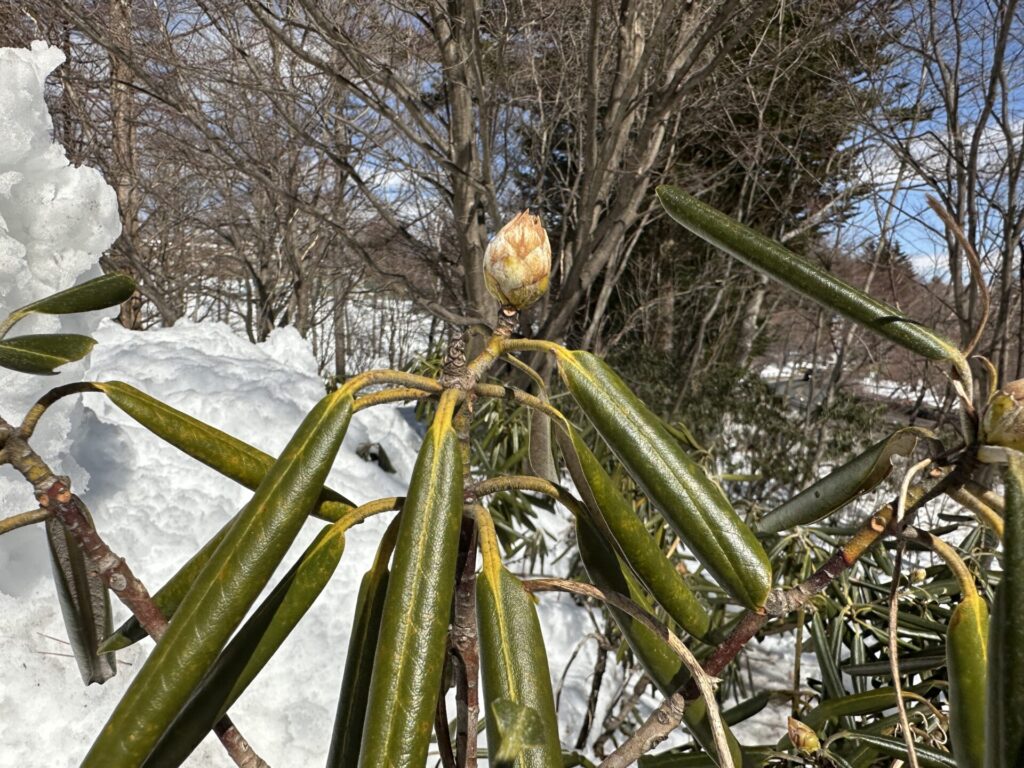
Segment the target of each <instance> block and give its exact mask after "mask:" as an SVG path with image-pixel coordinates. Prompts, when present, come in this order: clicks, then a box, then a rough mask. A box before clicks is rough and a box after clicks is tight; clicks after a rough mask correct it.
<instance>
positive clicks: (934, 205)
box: [927, 195, 992, 394]
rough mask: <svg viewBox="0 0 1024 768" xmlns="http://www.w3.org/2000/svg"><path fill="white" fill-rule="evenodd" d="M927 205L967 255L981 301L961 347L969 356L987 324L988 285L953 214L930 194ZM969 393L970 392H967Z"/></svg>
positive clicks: (974, 251) (989, 304) (975, 256)
mask: <svg viewBox="0 0 1024 768" xmlns="http://www.w3.org/2000/svg"><path fill="white" fill-rule="evenodd" d="M927 200H928V205H929V206H931V209H932V210H933V211H935V214H936V215H937V216H938V217H939V218H940V219H942V223H943V224H945V225H946V228H947V229H948V230H949V231H950V232H952V233H953V237H954V238H956V241H957V242H958V243H960V247H961V248H963V249H964V255H966V256H967V264H968V265H969V266H970V269H971V278H972V280H973V281H974V284H975V285H976V286H977V288H978V299H979V301H980V303H981V317H980V318H979V319H978V327H977V329H975V331H974V335H973V336H971V339H970V341H968V342H967V346H966V347H964V349H963V356H964V357H969V356H970V354H971V352H973V351H974V348H975V347H976V346H978V342H980V341H981V337H982V335H983V334H984V333H985V326H986V325H988V316H989V311H990V309H991V306H992V299H991V297H990V296H989V293H988V285H987V284H986V283H985V276H984V275H983V274H982V272H981V259H979V258H978V252H977V251H976V250H974V246H973V245H971V241H970V240H968V239H967V235H965V234H964V231H963V229H962V228H961V227H960V225H959V224H958V223H957V221H956V219H954V218H953V215H952V214H951V213H950V212H949V211H947V210H946V209H945V208H944V207H943V205H942V203H940V202H939V201H938V200H936V199H935V198H934V197H932V196H931V195H927ZM968 394H970V393H968Z"/></svg>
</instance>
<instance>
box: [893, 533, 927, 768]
mask: <svg viewBox="0 0 1024 768" xmlns="http://www.w3.org/2000/svg"><path fill="white" fill-rule="evenodd" d="M905 546H906V542H904V541H903V540H902V539H901V540H900V543H899V546H898V547H897V548H896V557H895V558H894V562H893V569H892V585H891V587H890V589H889V669H890V670H892V684H893V687H894V688H895V689H896V708H897V710H898V711H899V716H900V729H901V730H902V731H903V743H904V744H906V745H907V760H908V762H909V765H910V768H920V766H919V764H918V762H917V751H916V750H915V749H914V734H913V733H912V732H911V730H910V719H909V718H908V717H907V707H906V703H905V702H904V701H903V683H902V682H901V681H900V657H899V645H898V643H897V637H896V630H897V628H898V627H899V620H900V619H899V584H900V568H901V566H902V565H903V548H904V547H905Z"/></svg>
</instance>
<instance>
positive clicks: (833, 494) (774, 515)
mask: <svg viewBox="0 0 1024 768" xmlns="http://www.w3.org/2000/svg"><path fill="white" fill-rule="evenodd" d="M932 437H933V436H932V433H931V432H929V431H928V430H924V429H920V428H918V427H904V428H903V429H901V430H899V431H897V432H895V433H894V434H892V435H889V437H887V438H885V439H884V440H882V441H881V442H878V443H875V444H874V445H873V446H871V447H870V448H868V449H867V450H866V451H864V452H863V453H861V454H860V455H859V456H857V457H856V458H854V459H852V460H850V461H848V462H847V463H846V464H844V465H843V466H841V467H839V468H838V469H835V470H833V471H832V472H830V473H829V474H828V475H827V476H825V477H823V478H821V479H820V480H818V481H817V482H816V483H814V484H813V485H812V486H810V487H809V488H807V489H805V490H803V491H801V492H800V493H798V494H797V495H796V496H794V497H793V498H792V499H790V500H789V501H787V502H786V503H785V504H782V505H781V506H779V507H776V508H775V509H773V510H772V511H771V512H769V513H768V514H767V515H765V516H764V517H763V518H762V519H761V520H759V521H758V522H757V524H756V525H755V526H754V527H755V530H756V531H757V532H758V533H779V532H781V531H785V530H787V529H789V528H792V527H794V526H797V525H808V524H809V523H813V522H816V521H818V520H821V519H822V518H824V517H827V516H828V515H830V514H832V513H833V512H835V511H837V510H839V509H841V508H842V507H844V506H845V505H846V504H848V503H849V502H851V501H853V500H854V499H855V498H857V497H858V496H860V495H861V494H863V493H866V492H868V491H869V490H871V489H872V488H874V487H875V486H876V485H878V484H879V483H880V482H882V481H883V480H884V479H885V478H886V477H888V476H889V473H890V472H892V459H893V457H895V456H909V455H910V453H911V452H912V451H913V450H914V446H916V445H917V440H918V438H926V439H931V438H932Z"/></svg>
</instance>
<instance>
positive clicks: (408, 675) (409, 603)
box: [359, 392, 462, 768]
mask: <svg viewBox="0 0 1024 768" xmlns="http://www.w3.org/2000/svg"><path fill="white" fill-rule="evenodd" d="M449 395H454V393H453V392H448V393H446V394H445V395H442V397H441V404H440V405H439V406H438V409H437V412H436V413H435V414H434V422H433V424H432V425H431V427H430V429H429V430H428V432H427V435H426V437H425V438H424V440H423V446H422V447H421V448H420V452H419V456H418V457H417V459H416V466H415V468H414V469H413V477H412V482H411V483H410V484H409V493H408V495H407V496H406V501H405V504H404V505H403V507H402V515H401V517H400V518H399V528H398V542H397V544H396V545H395V555H394V561H393V563H392V567H391V576H390V578H389V579H388V588H387V595H386V597H385V598H384V615H383V619H382V621H381V628H380V635H379V637H378V640H377V653H376V656H375V657H374V661H373V678H372V680H371V682H370V695H369V698H368V700H367V704H366V721H365V726H364V733H363V743H362V748H361V750H360V755H359V765H360V767H361V768H379V766H387V765H392V766H422V765H424V764H425V762H426V759H427V750H428V749H429V746H430V734H431V731H432V729H433V724H434V712H435V707H436V704H437V695H438V691H439V690H440V686H441V674H442V672H443V671H444V660H445V654H444V648H445V639H446V637H447V634H448V618H449V615H450V612H451V602H452V594H453V593H454V590H455V561H456V558H457V554H458V544H459V525H460V521H461V518H462V456H461V453H460V451H459V442H458V438H457V437H456V435H455V431H454V430H453V429H452V424H451V417H452V408H453V406H454V403H453V401H451V400H450V399H446V398H447V397H448V396H449Z"/></svg>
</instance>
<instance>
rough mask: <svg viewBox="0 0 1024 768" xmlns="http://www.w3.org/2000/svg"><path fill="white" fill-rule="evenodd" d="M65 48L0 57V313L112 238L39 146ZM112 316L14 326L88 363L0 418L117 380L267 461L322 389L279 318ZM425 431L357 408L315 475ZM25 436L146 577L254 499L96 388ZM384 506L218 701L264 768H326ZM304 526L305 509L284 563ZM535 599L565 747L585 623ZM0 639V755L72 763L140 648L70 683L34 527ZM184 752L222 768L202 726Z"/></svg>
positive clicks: (410, 457)
mask: <svg viewBox="0 0 1024 768" xmlns="http://www.w3.org/2000/svg"><path fill="white" fill-rule="evenodd" d="M62 60H63V55H62V54H61V53H60V51H58V50H56V49H54V48H50V47H47V46H46V45H45V44H41V43H35V44H33V46H32V48H31V50H13V49H3V50H0V72H3V78H2V79H0V136H2V137H3V140H2V141H0V317H3V316H5V315H6V313H7V312H9V311H10V310H12V309H15V308H17V307H18V306H21V305H23V304H26V303H28V302H30V301H33V300H35V299H38V298H40V297H42V296H45V295H48V294H50V293H53V292H55V291H57V290H60V289H63V288H67V287H69V286H71V285H73V284H75V283H76V282H80V281H82V280H85V279H87V278H89V277H92V276H95V275H97V274H99V268H98V259H99V257H100V255H101V254H102V253H103V251H104V250H105V249H107V248H109V246H110V244H111V243H112V242H113V241H114V239H115V238H116V237H117V235H118V233H119V231H120V225H119V221H118V215H117V207H116V199H115V196H114V194H113V191H112V190H111V189H110V187H109V186H107V185H106V184H105V183H104V182H103V179H102V177H101V176H100V175H99V173H98V172H97V171H95V170H93V169H90V168H76V167H72V166H71V165H69V163H68V162H67V160H66V158H65V155H64V153H63V150H62V149H61V148H60V147H59V146H58V145H56V144H53V143H51V140H50V130H51V125H50V119H49V116H48V114H47V112H46V109H45V106H44V103H43V99H42V92H43V84H44V80H45V77H46V75H47V74H48V73H49V72H51V71H52V70H53V69H54V68H55V67H56V66H58V65H59V64H60V63H61V62H62ZM110 314H112V312H111V311H107V312H100V313H88V314H85V315H76V316H71V317H39V318H31V319H29V320H27V321H25V323H24V325H19V326H18V327H17V328H16V329H15V334H17V333H20V332H25V331H29V332H41V331H42V332H55V331H74V332H79V333H90V334H91V335H92V336H94V338H96V340H97V341H98V344H97V346H96V348H95V349H94V350H93V352H92V354H91V355H90V357H88V358H87V359H86V360H85V361H83V362H81V363H77V364H74V365H69V366H65V368H64V369H63V370H62V372H61V373H60V374H59V375H58V376H54V377H51V378H49V379H42V378H39V377H33V376H28V375H25V374H20V373H15V372H8V371H4V370H3V369H0V415H3V416H4V418H6V419H8V420H18V419H20V418H21V417H22V416H23V414H24V412H25V410H26V408H27V407H28V406H29V405H30V404H31V403H32V402H34V400H35V399H36V398H38V397H39V396H40V395H41V394H42V393H43V392H44V391H46V390H47V389H49V388H50V387H52V386H55V385H58V384H63V383H67V382H71V381H78V380H95V381H103V380H120V381H125V382H127V383H130V384H132V385H134V386H136V387H138V388H139V389H141V390H143V391H145V392H147V393H148V394H150V395H152V396H154V397H156V398H158V399H160V400H163V401H164V402H166V403H168V404H170V405H172V406H174V407H176V408H179V409H181V410H183V411H186V412H188V413H189V414H191V415H193V416H195V417H197V418H199V419H201V420H203V421H206V422H208V423H210V424H212V425H215V426H217V427H219V428H221V429H223V430H225V431H227V432H229V433H231V434H233V435H235V436H237V437H239V438H241V439H243V440H246V441H248V442H250V443H252V444H253V445H256V446H257V447H259V448H261V449H263V450H265V451H267V452H269V453H272V454H274V453H277V452H278V451H279V450H280V449H281V448H282V447H283V446H284V444H285V443H286V442H287V440H288V438H289V437H290V436H291V434H292V432H293V430H294V429H295V427H296V426H297V425H298V424H299V422H300V421H301V419H302V418H303V416H304V415H305V414H306V412H307V411H308V410H309V409H310V408H311V407H312V406H313V404H314V403H315V402H316V401H317V400H318V399H319V398H320V397H321V396H322V395H323V385H322V380H321V378H320V376H319V375H318V371H317V364H316V360H315V358H314V355H313V352H312V350H311V348H310V346H309V344H307V342H306V341H305V340H303V339H302V338H301V337H300V335H299V334H298V333H297V332H296V331H295V330H294V329H292V328H282V329H279V330H277V331H275V332H274V333H273V334H272V335H271V336H270V338H269V339H268V340H267V341H266V342H265V343H263V344H260V345H253V344H251V343H249V342H248V341H247V340H245V339H244V338H241V337H240V336H239V335H238V334H237V333H236V331H233V330H232V329H231V328H229V327H228V326H227V325H225V324H221V323H190V322H181V323H179V324H178V325H176V326H175V327H173V328H167V329H160V330H152V331H147V332H144V333H140V332H131V331H127V330H125V329H123V328H121V327H120V326H119V325H117V324H115V323H114V322H113V321H111V320H109V319H104V315H110ZM420 431H421V428H420V427H419V425H417V424H416V422H415V421H414V420H413V418H412V416H411V409H408V408H401V407H396V406H388V407H379V408H375V409H371V410H368V411H364V412H360V413H359V414H357V415H356V416H355V417H354V419H353V422H352V425H351V426H350V428H349V431H348V433H347V435H346V438H345V441H344V444H343V446H342V448H341V451H340V453H339V456H338V459H337V461H336V463H335V465H334V467H333V469H332V471H331V474H330V478H329V483H330V484H331V485H332V486H333V487H334V488H336V489H337V490H339V491H341V492H343V493H345V494H346V495H348V496H349V497H351V498H352V499H353V500H355V501H357V502H362V501H368V500H370V499H374V498H379V497H384V496H391V495H401V494H403V493H404V491H405V488H406V484H407V482H408V479H409V475H410V473H411V470H412V467H413V464H414V462H415V458H416V451H417V450H418V447H419V444H420ZM364 442H377V443H380V444H381V445H382V446H383V448H384V450H385V451H386V452H387V454H388V456H389V458H390V459H391V462H392V464H393V465H394V467H395V469H396V473H395V474H388V473H385V472H384V471H383V470H381V469H380V467H379V466H377V465H376V464H374V463H368V462H365V461H363V460H362V459H360V458H359V457H358V456H357V455H356V453H355V451H356V448H357V447H358V446H359V445H360V444H361V443H364ZM33 445H34V447H35V448H36V450H37V451H38V452H39V453H40V454H41V455H42V456H43V457H44V458H45V459H46V460H48V461H50V462H51V465H52V466H53V467H54V468H55V469H56V470H57V471H58V472H63V473H66V474H68V475H69V476H70V477H71V480H72V484H73V487H74V488H75V490H76V491H77V492H78V493H79V494H80V495H81V496H82V497H83V499H84V500H85V502H86V503H87V504H88V505H89V507H90V509H91V511H92V513H93V516H94V518H95V522H96V525H97V528H98V529H99V531H100V532H101V534H102V535H103V536H104V537H105V538H106V540H107V542H108V543H109V544H110V546H111V547H112V548H113V549H114V551H115V552H117V553H118V554H120V555H121V556H123V557H125V558H126V559H127V561H128V562H129V564H130V565H131V567H132V568H133V569H134V571H135V572H136V574H137V575H138V576H139V577H140V578H141V579H142V580H143V581H144V582H145V583H146V584H147V585H148V586H149V587H150V589H151V590H155V589H156V588H157V587H159V585H161V584H162V583H164V581H166V580H167V579H168V578H169V577H170V576H171V574H172V573H174V572H175V570H176V569H177V568H178V567H179V566H180V565H181V564H182V563H184V562H185V561H186V560H187V559H188V557H190V556H191V554H192V553H194V552H195V551H196V550H197V549H198V548H199V546H200V545H201V544H202V543H203V542H205V541H206V540H207V539H208V538H209V537H210V536H211V535H212V534H213V533H214V532H215V531H216V530H217V529H218V528H219V527H220V526H221V525H222V524H223V522H224V521H226V520H227V519H228V518H229V517H230V516H231V515H233V514H234V513H235V512H236V511H237V510H238V509H239V508H240V507H241V506H242V505H243V504H244V503H245V502H246V501H247V499H248V498H249V495H250V492H249V491H247V490H245V489H243V488H241V487H239V486H237V485H235V484H233V483H232V482H230V481H228V480H226V479H224V478H223V477H221V476H219V475H218V474H217V473H216V472H214V471H213V470H211V469H208V468H206V467H204V466H202V465H199V464H198V463H197V462H195V461H194V460H192V459H190V458H188V457H187V456H185V455H184V454H181V453H179V452H177V451H176V450H174V449H172V448H170V447H168V446H167V445H166V444H164V443H162V442H161V441H160V440H159V439H158V438H156V437H154V436H153V435H151V434H150V433H149V432H147V431H146V430H145V429H144V428H143V427H141V426H140V425H139V424H137V423H136V422H135V421H133V420H132V419H131V418H129V417H128V416H126V415H125V414H124V413H122V412H121V411H120V410H118V409H117V408H116V407H114V406H113V405H112V404H111V403H109V402H108V401H107V400H106V399H105V398H104V397H103V396H102V395H100V394H89V395H84V396H76V397H73V398H68V399H65V400H63V401H61V402H60V403H58V404H57V405H56V406H54V407H53V408H51V409H50V411H49V412H48V413H47V414H46V416H45V417H44V419H43V421H42V424H41V426H40V428H39V430H38V431H37V433H36V436H35V438H34V439H33ZM34 506H35V504H34V500H33V499H32V496H31V493H30V491H29V487H28V485H27V483H25V482H24V480H23V479H22V478H20V477H19V476H17V475H16V474H15V473H14V472H13V471H12V470H11V469H10V468H9V467H3V468H0V514H2V515H4V516H6V515H8V514H13V513H15V512H20V511H24V510H26V509H30V508H32V507H34ZM539 516H540V517H539V518H538V519H539V520H540V522H541V524H542V526H543V527H544V529H545V531H546V532H547V534H548V535H549V536H550V538H551V541H552V542H553V546H554V543H556V542H557V543H559V544H564V543H565V542H566V541H567V540H568V539H570V538H571V537H570V536H569V533H568V530H569V524H568V521H567V515H565V514H564V511H563V513H562V514H558V513H555V514H552V513H546V512H544V511H542V510H540V511H539ZM389 517H390V515H380V516H377V517H374V518H371V519H370V520H368V521H367V522H365V523H363V524H362V525H360V526H358V527H357V528H355V529H354V530H352V531H351V533H350V534H349V536H348V540H347V544H346V552H345V555H344V557H343V559H342V561H341V565H340V566H339V568H338V571H337V573H336V574H335V576H334V578H333V579H332V581H331V582H330V584H329V585H328V587H327V589H326V590H325V592H324V593H323V594H322V595H321V597H320V599H319V600H318V601H317V602H316V604H315V605H314V606H313V608H312V609H311V611H310V612H309V614H307V616H306V617H305V619H304V620H303V622H302V624H301V625H300V626H299V628H298V629H297V630H296V632H294V633H293V635H292V637H290V638H289V639H288V641H287V642H286V643H285V645H284V646H283V647H282V649H281V651H280V652H279V653H278V654H277V656H276V657H275V658H274V659H273V660H272V661H271V663H270V664H269V665H268V667H267V668H266V669H265V670H264V672H263V674H261V675H260V676H259V677H258V678H257V679H256V681H255V682H254V683H253V685H252V686H251V688H250V689H249V690H248V691H247V692H246V693H245V694H244V695H243V696H242V698H241V699H240V700H239V701H238V703H237V704H236V705H235V706H234V707H233V708H232V717H233V719H234V720H235V722H236V724H237V725H238V726H239V729H240V730H241V732H242V733H243V734H245V735H246V736H247V737H249V738H250V739H251V740H252V743H253V745H254V747H255V748H256V750H257V751H258V752H259V753H260V754H261V756H263V757H264V758H265V759H267V760H268V761H269V762H270V763H271V764H272V765H275V766H290V765H306V764H322V763H323V760H324V758H325V755H326V752H327V748H328V745H329V741H330V729H331V724H332V722H333V718H334V708H335V704H336V700H337V696H338V690H339V687H340V682H341V673H342V668H343V664H344V654H345V649H346V648H347V644H348V637H349V634H350V628H351V627H350V624H351V617H352V613H353V611H354V608H355V600H356V593H357V588H358V584H359V580H360V578H361V576H362V574H363V573H364V572H365V571H366V569H367V568H368V567H369V565H370V563H371V561H372V558H373V556H374V554H375V551H376V545H377V541H378V539H379V537H380V535H381V534H382V532H383V530H384V528H385V526H386V524H387V522H388V519H389ZM318 528H319V524H318V523H315V522H314V521H311V522H310V524H309V525H308V526H307V527H306V529H305V530H304V531H303V533H302V534H301V535H300V538H299V540H298V541H297V542H296V545H295V547H294V548H293V550H292V552H291V554H290V557H289V558H288V559H286V562H285V563H283V564H282V572H283V570H284V569H285V568H287V567H288V566H290V564H291V561H292V560H293V559H294V558H295V557H296V556H297V555H298V553H299V552H301V551H302V548H303V547H304V546H305V544H306V543H308V541H309V540H310V539H311V538H312V537H313V535H314V534H315V532H316V531H317V530H318ZM272 583H273V582H272ZM114 611H115V624H117V623H119V622H120V621H122V620H123V619H124V618H126V616H127V613H126V611H125V609H124V608H123V606H121V605H120V604H115V607H114ZM538 611H539V615H540V617H541V621H542V625H543V628H544V633H545V637H546V640H547V644H548V652H549V661H550V668H551V672H552V676H553V679H554V684H555V688H556V690H557V691H559V706H560V722H561V729H562V733H561V737H562V740H563V743H565V744H572V743H574V742H575V740H576V737H577V734H578V732H579V728H580V723H581V722H582V719H583V717H584V713H585V707H586V702H587V697H588V694H589V690H590V685H591V680H590V676H591V674H592V670H593V666H594V659H595V658H596V655H595V645H596V644H595V643H594V641H593V639H588V635H589V633H591V632H593V629H594V626H593V623H592V620H591V618H590V616H589V615H588V610H587V609H585V608H580V607H578V606H576V604H575V603H574V602H573V601H572V600H571V599H570V598H568V597H567V596H564V595H549V594H546V595H543V596H542V597H541V599H540V603H539V607H538ZM0 637H2V640H3V643H4V649H5V653H4V658H3V663H2V674H3V681H4V682H3V685H2V686H0V712H2V713H3V716H2V717H0V744H3V749H2V750H0V767H3V766H23V765H47V766H73V765H77V764H78V763H79V762H80V760H81V758H82V757H83V756H84V754H85V753H86V751H87V750H88V748H89V746H90V744H91V743H92V740H93V738H94V736H95V735H96V734H97V733H98V732H99V730H100V729H101V728H102V726H103V724H104V723H105V722H106V719H107V717H108V716H109V714H110V713H111V711H112V710H113V708H114V706H115V705H116V703H117V701H118V700H119V698H120V696H121V694H122V693H123V692H124V690H125V689H126V688H127V686H128V684H129V683H130V681H131V678H132V673H133V670H137V669H138V668H139V667H140V666H141V663H142V661H143V659H144V657H145V655H146V654H147V653H148V652H149V649H150V648H151V647H152V644H151V643H150V641H148V640H147V641H144V642H142V643H140V644H138V645H135V646H133V647H131V648H129V649H127V650H126V651H123V652H121V653H119V654H118V659H119V671H118V675H117V676H116V677H115V678H113V679H112V680H110V681H108V682H107V683H106V684H104V685H102V686H98V685H93V686H89V687H85V686H83V685H82V683H81V679H80V677H79V672H78V669H77V666H76V664H75V662H74V660H73V658H71V656H70V655H69V650H68V647H67V644H66V641H65V640H64V637H65V632H64V627H63V622H62V620H61V616H60V612H59V608H58V605H57V600H56V596H55V594H54V588H53V585H52V579H51V576H50V569H49V562H48V556H47V553H46V545H45V541H44V537H43V532H42V529H41V528H40V527H39V526H33V527H29V528H23V529H20V530H17V531H14V532H12V533H9V534H6V535H4V536H3V537H0ZM577 650H578V651H579V653H578V655H575V657H574V658H573V656H574V654H576V652H577ZM570 660H572V661H571V664H570ZM567 666H568V671H567V672H565V673H564V674H563V671H564V670H566V667H567ZM623 683H624V681H623V678H622V674H621V671H620V670H619V668H618V667H617V666H615V665H609V670H608V672H607V673H606V675H605V678H604V681H603V685H602V691H601V698H600V703H599V706H598V711H597V713H596V718H595V723H597V724H600V723H601V721H602V720H603V718H604V715H605V711H606V709H607V706H608V703H609V701H610V700H611V698H612V696H613V694H614V693H615V692H616V691H617V690H618V689H620V688H621V686H622V685H623ZM780 684H782V685H786V684H788V683H780ZM645 701H646V703H647V704H648V705H650V706H653V705H654V704H655V703H656V702H655V701H654V700H653V699H647V700H645ZM776 726H778V724H777V723H776ZM777 732H778V731H777V730H776V733H777ZM592 734H593V731H592ZM769 738H770V737H769ZM678 740H685V739H683V738H681V739H678ZM678 740H677V741H678ZM757 740H758V741H765V740H768V738H764V737H763V734H761V738H758V739H757ZM666 746H667V745H666ZM188 764H189V765H194V766H199V765H228V764H230V763H229V761H228V759H227V757H226V756H225V755H224V753H223V750H222V749H221V748H220V745H219V744H217V743H216V742H215V741H214V740H213V738H212V737H210V738H208V739H207V741H206V742H205V743H204V744H203V746H202V747H201V748H200V749H199V750H197V752H196V753H195V754H194V755H193V757H192V758H191V760H190V761H189V763H188Z"/></svg>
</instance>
